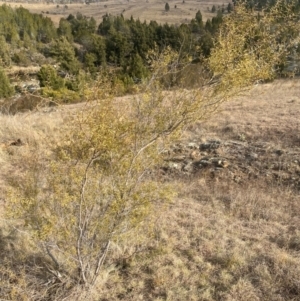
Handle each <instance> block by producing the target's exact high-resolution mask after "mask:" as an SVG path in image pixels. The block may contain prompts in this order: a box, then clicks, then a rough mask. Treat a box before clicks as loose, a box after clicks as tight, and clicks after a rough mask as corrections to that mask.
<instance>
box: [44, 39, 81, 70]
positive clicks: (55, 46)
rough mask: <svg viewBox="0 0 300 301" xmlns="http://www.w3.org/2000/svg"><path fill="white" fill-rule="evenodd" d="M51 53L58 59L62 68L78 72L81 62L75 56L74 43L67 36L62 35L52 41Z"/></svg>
mask: <svg viewBox="0 0 300 301" xmlns="http://www.w3.org/2000/svg"><path fill="white" fill-rule="evenodd" d="M50 54H51V56H53V57H55V58H56V59H57V60H58V62H59V63H60V69H61V70H63V71H66V72H69V73H71V74H78V72H79V68H80V64H79V62H78V60H77V58H76V56H75V50H74V47H73V45H72V44H70V43H69V42H68V40H67V39H66V38H65V37H60V38H59V39H57V40H55V41H54V42H53V43H52V45H51V49H50Z"/></svg>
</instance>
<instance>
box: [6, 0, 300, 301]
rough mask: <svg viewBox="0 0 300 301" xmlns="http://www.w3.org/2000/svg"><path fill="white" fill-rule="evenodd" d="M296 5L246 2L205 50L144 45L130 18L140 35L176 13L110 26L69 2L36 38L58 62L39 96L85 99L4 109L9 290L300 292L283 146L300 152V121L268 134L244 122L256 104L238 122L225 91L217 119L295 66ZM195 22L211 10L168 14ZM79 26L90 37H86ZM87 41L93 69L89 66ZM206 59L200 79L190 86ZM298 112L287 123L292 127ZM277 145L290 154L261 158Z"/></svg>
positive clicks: (47, 68)
mask: <svg viewBox="0 0 300 301" xmlns="http://www.w3.org/2000/svg"><path fill="white" fill-rule="evenodd" d="M4 9H7V10H8V12H9V13H11V14H12V16H13V14H14V12H12V11H10V9H8V8H7V7H4ZM20 12H22V13H24V14H25V15H26V16H27V17H28V20H29V16H30V15H29V14H28V13H27V12H26V11H22V9H21V10H20V11H19V13H20ZM27 17H26V18H27ZM30 18H31V17H30ZM33 19H34V20H35V16H33ZM37 20H39V19H37ZM283 20H284V22H283ZM297 20H298V13H297V10H296V9H295V6H294V5H293V4H288V3H285V2H282V1H280V2H278V3H277V4H276V5H275V6H273V7H270V8H269V9H268V10H266V11H265V12H264V15H263V17H259V18H258V17H257V15H256V14H253V12H252V11H251V10H249V8H248V7H247V6H246V5H237V6H236V7H235V9H234V11H233V12H232V13H231V14H230V15H228V16H227V17H226V18H224V19H223V21H222V24H221V25H220V28H219V31H218V39H216V40H215V42H214V46H213V47H212V48H209V51H208V52H207V53H206V54H205V53H204V51H203V49H205V48H202V50H201V51H200V50H199V47H200V46H201V45H200V46H199V44H197V43H198V42H197V41H196V42H195V44H194V46H195V49H196V50H197V51H198V52H197V53H198V60H196V52H195V54H194V56H192V57H191V56H190V55H188V53H189V52H188V51H186V50H185V48H184V47H185V44H181V45H180V47H179V45H177V44H176V43H175V44H172V41H171V40H170V45H169V46H168V47H161V46H162V45H155V44H156V43H154V44H153V47H149V48H147V47H148V46H149V45H148V44H147V43H146V42H145V45H144V44H143V43H142V42H141V41H143V39H139V43H137V44H136V45H139V46H143V45H144V46H145V49H143V50H141V49H139V48H135V46H134V45H135V44H133V45H132V44H129V43H128V40H126V38H124V36H125V33H127V34H128V35H129V36H130V38H131V39H133V37H134V35H133V33H134V27H135V26H140V29H144V30H145V32H146V30H149V29H150V28H152V29H154V28H156V29H157V30H158V28H160V29H162V28H163V27H159V26H158V25H157V26H156V25H155V24H154V25H153V24H152V25H147V24H144V25H142V23H139V22H138V21H134V20H133V19H131V20H125V19H124V18H122V17H120V18H112V17H110V16H105V17H104V20H103V22H102V23H101V24H100V25H99V28H98V34H96V33H95V32H94V31H95V26H96V24H95V22H94V20H93V19H88V18H85V17H83V16H76V17H73V16H70V18H68V20H62V23H61V26H60V28H59V30H60V31H58V32H54V31H53V34H57V35H58V36H59V35H60V37H57V39H51V40H50V41H48V42H47V43H43V42H42V41H37V42H40V44H39V47H40V48H42V49H44V50H43V51H45V53H49V57H51V58H55V60H56V62H59V67H58V68H57V67H55V66H53V65H52V64H47V65H44V66H43V67H42V68H41V69H40V71H39V74H38V76H39V81H40V84H41V87H42V89H43V90H42V92H41V93H39V94H38V95H39V97H41V98H45V99H49V98H48V97H49V96H50V95H51V103H52V104H54V103H55V102H56V101H58V100H59V99H63V97H65V95H67V93H75V94H74V96H75V95H77V97H79V100H80V101H82V102H81V103H80V104H76V105H75V104H73V105H69V106H54V107H51V106H48V107H43V108H41V109H39V110H38V111H36V112H35V113H27V114H16V115H15V116H10V115H5V114H2V115H1V120H0V122H1V132H0V139H1V141H3V144H1V148H0V160H1V161H2V166H3V167H2V169H1V174H0V181H1V183H2V184H3V185H1V187H2V188H1V191H0V192H1V195H0V196H3V197H1V199H0V201H1V202H3V208H4V209H5V210H4V212H3V214H2V215H1V232H0V253H1V255H2V258H3V260H2V262H3V264H2V266H1V268H0V296H1V298H3V299H6V300H85V299H86V300H103V301H104V300H121V299H123V300H138V299H141V300H241V299H246V300H247V298H248V299H249V300H293V299H294V300H297V298H298V295H299V293H300V291H299V284H298V282H297V279H298V278H299V269H298V268H297V267H298V266H299V264H298V263H299V256H298V247H299V246H298V245H299V243H298V234H299V233H298V227H299V221H298V219H297V214H298V211H299V206H298V203H297V197H298V189H299V187H298V182H297V181H292V177H295V175H297V173H298V171H299V170H298V167H297V164H298V163H299V162H298V161H297V162H298V163H297V162H295V160H296V159H295V156H294V155H293V156H292V155H291V156H288V155H286V156H283V154H284V153H286V152H287V151H288V149H291V148H293V151H294V152H296V153H298V152H299V149H298V148H297V146H294V144H295V145H296V144H297V143H298V142H297V141H298V140H299V139H298V138H299V137H295V138H294V139H292V140H291V145H290V146H287V145H281V147H280V148H279V145H278V142H277V145H278V148H277V145H275V147H274V146H265V145H263V146H261V143H263V142H264V141H262V140H263V137H261V136H259V135H258V136H257V137H255V135H251V132H248V131H247V130H246V126H245V125H242V122H243V121H244V122H248V123H250V122H251V120H250V119H249V120H248V121H246V120H245V119H243V118H241V116H240V115H238V116H235V115H234V114H232V116H231V118H232V119H231V124H230V125H229V124H226V125H224V118H225V117H222V116H224V114H225V115H226V107H225V106H223V107H222V108H223V109H224V110H225V113H222V114H221V113H219V117H220V121H218V122H217V123H216V124H215V125H214V124H213V122H212V121H206V120H207V119H209V118H211V116H213V114H216V113H217V112H220V108H221V105H225V101H227V100H229V99H232V98H233V97H237V95H240V94H241V93H242V92H243V93H246V92H247V91H248V90H249V88H250V87H251V86H253V84H257V83H259V82H267V81H272V80H274V79H275V78H276V77H277V76H278V75H285V76H287V75H290V74H294V73H293V70H292V71H287V70H286V66H287V64H288V60H289V58H290V57H291V56H295V51H294V50H295V49H296V46H297V45H298V42H299V41H298V34H297V33H298V32H299V23H298V22H297ZM43 22H46V23H47V22H48V21H43ZM32 24H35V23H32ZM47 24H51V22H50V21H49V23H47ZM83 24H84V26H83V27H80V26H82V25H83ZM151 26H152V27H151ZM193 26H198V27H197V28H200V29H201V32H202V33H203V34H204V36H205V34H206V32H205V30H206V29H204V25H203V23H202V17H201V13H200V12H199V13H197V15H196V18H195V20H194V21H193V22H191V25H190V26H182V27H180V28H179V29H176V28H175V27H168V26H167V25H166V26H165V28H168V30H170V32H172V31H173V30H175V33H179V34H180V33H182V32H190V33H191V32H193V31H192V30H191V28H195V27H193ZM75 28H76V30H75ZM116 28H118V30H116ZM122 30H124V32H123V35H121V34H120V32H121V31H122ZM168 30H167V31H166V32H168ZM177 30H178V31H177ZM190 30H191V31H190ZM202 30H203V31H202ZM62 32H64V33H62ZM138 32H139V33H141V31H138ZM145 32H144V33H145ZM37 33H38V32H37ZM68 33H69V34H68ZM101 34H102V35H103V36H104V37H103V36H101ZM18 35H19V34H18ZM18 35H17V36H18ZM106 37H107V38H106ZM40 38H41V39H45V37H44V36H43V35H41V36H40ZM73 41H75V42H77V43H78V42H81V43H82V44H81V47H83V45H84V47H85V48H81V49H79V50H78V52H77V50H76V48H74V47H73V46H72V47H70V45H73V44H72V43H73ZM131 41H132V40H131ZM133 41H134V39H133ZM145 41H146V40H145ZM166 41H167V39H166ZM198 41H199V40H198ZM23 42H24V41H21V42H20V43H21V44H22V43H23ZM121 42H122V43H121ZM112 43H114V44H112ZM116 43H117V44H116ZM113 45H114V46H113ZM116 45H119V46H120V48H119V49H118V48H116V47H115V46H116ZM146 45H148V46H147V47H146ZM190 45H191V44H190ZM121 46H122V47H121ZM123 46H124V47H123ZM144 46H143V47H144ZM89 47H90V48H89ZM108 47H111V48H108ZM177 47H179V49H178V48H177ZM200 48H201V47H200ZM83 49H84V50H83ZM95 49H98V51H96V50H95ZM108 49H111V51H119V52H118V53H117V52H114V55H113V54H112V53H113V52H109V50H108ZM128 49H131V50H130V51H129V50H128ZM180 49H181V51H179V50H180ZM127 50H128V51H129V52H130V53H131V54H132V55H133V57H129V58H128V57H127V55H126V53H127ZM108 53H109V56H108ZM79 54H82V55H83V56H84V57H86V56H87V57H88V58H89V59H90V67H89V68H91V70H89V71H87V70H84V71H82V70H81V66H83V65H82V62H81V61H80V60H78V57H80V55H79ZM88 55H90V56H88ZM196 61H197V62H198V64H199V65H200V66H201V68H200V69H196V70H200V72H198V74H197V75H198V78H197V84H198V87H197V88H195V87H194V88H193V89H185V88H186V86H184V84H183V83H184V80H186V78H187V77H188V74H189V72H190V70H195V69H191V68H194V67H195V65H196ZM112 62H114V66H113V67H112V66H109V67H105V65H109V64H111V63H112ZM145 62H146V63H147V64H146V65H145ZM193 63H194V64H193ZM97 64H99V66H97ZM126 64H128V65H126ZM199 65H197V66H198V67H199ZM100 66H101V67H100ZM98 67H99V68H98ZM93 68H96V69H93ZM92 70H94V72H92ZM3 74H4V73H3ZM137 74H138V76H139V78H137V80H136V77H135V76H137ZM190 76H191V75H190ZM130 80H132V81H133V84H132V86H131V87H132V88H133V89H134V94H133V95H130V96H126V97H116V96H118V95H119V93H120V92H119V90H118V89H117V87H119V85H121V84H120V81H121V83H122V85H121V87H124V85H125V83H126V82H128V81H130ZM168 88H172V89H168ZM272 89H276V85H275V84H274V85H273V86H272ZM51 93H52V94H51ZM54 93H57V94H54ZM252 97H253V96H252ZM238 99H241V98H238ZM235 101H239V100H235ZM70 102H72V101H70ZM273 102H274V104H273ZM294 102H295V104H294V106H295V109H296V107H297V106H298V102H297V99H296V100H295V99H294V100H293V102H292V103H291V104H293V103H294ZM233 104H234V102H233ZM270 105H274V106H275V107H276V106H277V105H278V103H277V102H276V99H272V101H271V104H270ZM227 108H228V107H227ZM253 108H254V110H255V112H256V113H257V111H258V108H260V105H259V104H257V103H255V105H254V107H253ZM237 114H243V113H242V112H241V111H237ZM278 114H279V115H280V114H282V111H280V112H277V111H276V114H275V117H272V118H273V119H274V120H276V121H277V120H278V116H279V115H278ZM281 116H282V115H281ZM244 117H246V115H245V114H244ZM269 118H271V117H269ZM225 119H226V118H225ZM273 119H272V120H273ZM297 120H298V119H296V120H294V123H293V124H291V125H286V124H282V125H280V126H281V127H279V126H278V124H277V123H276V127H277V129H278V128H280V131H282V133H287V132H290V131H291V128H293V129H294V127H298V125H299V124H298V123H299V122H298V121H297ZM205 121H206V123H205ZM254 126H257V127H258V126H261V124H258V125H254ZM289 126H290V127H291V128H289ZM242 129H243V131H242ZM271 130H273V128H272V129H271ZM255 131H258V130H257V129H255ZM204 135H205V136H207V141H206V142H205V141H203V137H204ZM210 135H214V136H215V137H209V136H210ZM220 136H222V138H220ZM272 137H273V136H271V137H269V139H270V142H271V143H275V141H274V139H273V138H272ZM274 137H275V136H274ZM209 138H210V139H213V140H209ZM297 139H298V140H297ZM226 140H231V142H230V143H229V142H227V141H226ZM232 140H234V141H233V142H232ZM253 140H256V141H255V142H254V141H253ZM179 141H181V143H186V144H187V147H185V146H184V147H182V146H180V144H178V143H179ZM226 143H227V144H226ZM228 143H229V144H228ZM229 145H230V147H229ZM232 145H235V146H234V147H232ZM186 150H188V152H186ZM226 151H227V152H231V153H230V155H229V154H228V155H227V158H226V157H225V156H226ZM232 153H234V154H236V159H235V160H236V161H237V162H238V163H237V164H236V165H235V162H234V159H233V158H234V155H232ZM262 154H264V155H262ZM266 154H267V155H270V156H273V157H274V156H276V158H277V157H278V160H279V161H280V162H279V163H280V164H274V160H273V157H272V160H271V159H270V160H269V161H267V162H261V164H259V163H256V164H255V163H254V161H258V160H259V158H260V157H261V158H262V157H264V158H266V156H267V155H266ZM241 156H245V160H246V161H247V164H248V162H249V164H250V165H249V166H251V164H252V167H253V168H256V169H259V170H258V171H257V170H256V169H255V170H253V168H252V169H251V168H250V167H249V166H247V164H243V163H244V162H240V161H238V160H241V158H240V157H241ZM197 158H199V160H198V159H197ZM243 158H244V157H243ZM291 158H293V163H290V164H289V163H288V160H291ZM284 160H285V161H284ZM228 161H229V162H228ZM181 162H185V163H184V165H180V164H181ZM251 162H252V163H251ZM275 163H276V162H275ZM188 164H189V166H190V167H189V168H187V167H186V166H188ZM265 164H267V166H265ZM298 165H299V164H298ZM179 166H182V168H181V167H179ZM183 166H184V168H183ZM239 166H242V168H239ZM287 166H293V169H292V170H291V171H290V172H287V170H286V168H288V167H287ZM269 169H270V170H271V171H272V172H271V171H270V172H269V173H268V172H265V171H266V170H269ZM245 170H248V172H247V171H245ZM275 171H276V172H275ZM262 173H265V174H264V176H261V174H262ZM247 177H248V178H247ZM286 177H290V178H291V181H286V179H285V178H286Z"/></svg>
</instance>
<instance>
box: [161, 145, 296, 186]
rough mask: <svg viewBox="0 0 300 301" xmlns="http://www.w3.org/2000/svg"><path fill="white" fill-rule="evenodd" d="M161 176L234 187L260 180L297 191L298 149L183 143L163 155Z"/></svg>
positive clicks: (270, 146)
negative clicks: (221, 181) (211, 180)
mask: <svg viewBox="0 0 300 301" xmlns="http://www.w3.org/2000/svg"><path fill="white" fill-rule="evenodd" d="M164 160H165V163H164V165H163V166H162V170H163V172H164V174H167V175H177V176H178V175H182V176H189V177H190V176H201V175H203V176H204V175H205V176H207V175H210V176H211V177H215V176H216V175H217V177H218V178H222V177H226V179H228V178H229V179H231V180H233V181H235V182H236V183H246V182H248V181H250V180H254V179H257V180H263V181H267V182H268V183H271V182H275V183H276V184H283V185H290V186H291V187H294V188H296V189H300V148H293V149H290V148H287V149H284V148H278V147H275V146H274V145H271V144H269V143H264V142H244V141H234V140H230V141H220V140H208V141H206V142H204V143H203V142H201V143H200V142H195V141H193V142H186V143H178V144H175V145H173V146H172V147H171V148H170V149H169V150H168V152H166V154H165V158H164Z"/></svg>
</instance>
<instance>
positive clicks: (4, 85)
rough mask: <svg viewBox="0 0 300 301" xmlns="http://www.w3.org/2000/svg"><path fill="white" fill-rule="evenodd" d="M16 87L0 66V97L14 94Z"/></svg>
mask: <svg viewBox="0 0 300 301" xmlns="http://www.w3.org/2000/svg"><path fill="white" fill-rule="evenodd" d="M13 93H14V89H13V88H12V86H11V85H10V83H9V79H8V77H7V76H6V74H5V72H4V71H3V69H2V68H0V98H5V97H9V96H11V95H13Z"/></svg>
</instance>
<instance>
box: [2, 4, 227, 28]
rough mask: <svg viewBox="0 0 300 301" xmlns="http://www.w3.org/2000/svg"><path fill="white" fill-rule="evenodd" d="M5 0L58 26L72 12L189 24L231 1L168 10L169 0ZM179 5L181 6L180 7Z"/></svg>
mask: <svg viewBox="0 0 300 301" xmlns="http://www.w3.org/2000/svg"><path fill="white" fill-rule="evenodd" d="M1 2H2V3H7V4H9V5H11V6H12V7H19V6H20V5H21V6H23V7H24V8H26V9H28V10H29V11H30V12H32V13H38V14H41V13H42V14H43V15H44V16H48V17H50V18H51V19H52V20H53V22H54V23H55V24H56V25H57V26H58V24H59V20H60V19H61V18H63V17H64V18H66V17H67V16H68V15H69V14H73V15H76V14H77V13H78V12H80V13H82V14H83V15H85V16H87V17H94V18H95V20H96V21H97V23H100V21H101V20H102V16H103V15H105V14H111V15H115V16H116V15H121V14H123V15H124V17H125V18H130V17H131V16H133V18H135V19H138V18H139V19H140V20H141V21H148V22H149V21H151V20H155V21H157V22H158V23H161V24H163V23H166V22H167V23H170V24H182V23H189V22H190V20H191V19H193V18H195V15H196V12H197V11H198V10H200V11H201V13H202V15H203V19H204V20H206V19H208V18H212V17H213V16H214V15H215V14H212V13H211V12H210V11H209V10H208V8H210V9H211V8H212V6H213V5H216V6H217V7H218V6H222V5H223V4H224V5H225V8H226V6H227V4H228V2H222V1H220V0H207V1H201V2H200V1H198V0H189V1H185V3H183V1H182V0H171V1H168V3H169V5H170V11H169V12H166V11H165V3H166V1H161V0H149V1H147V0H143V1H137V0H128V1H127V0H108V1H101V2H98V3H91V4H89V5H86V4H84V3H72V4H67V6H68V8H67V9H65V8H64V5H63V4H60V5H59V8H57V4H54V3H51V4H46V2H42V3H30V2H29V3H27V1H18V2H8V1H5V2H4V1H1ZM1 2H0V4H1ZM175 5H176V6H177V8H176V9H175ZM47 12H48V13H47Z"/></svg>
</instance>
